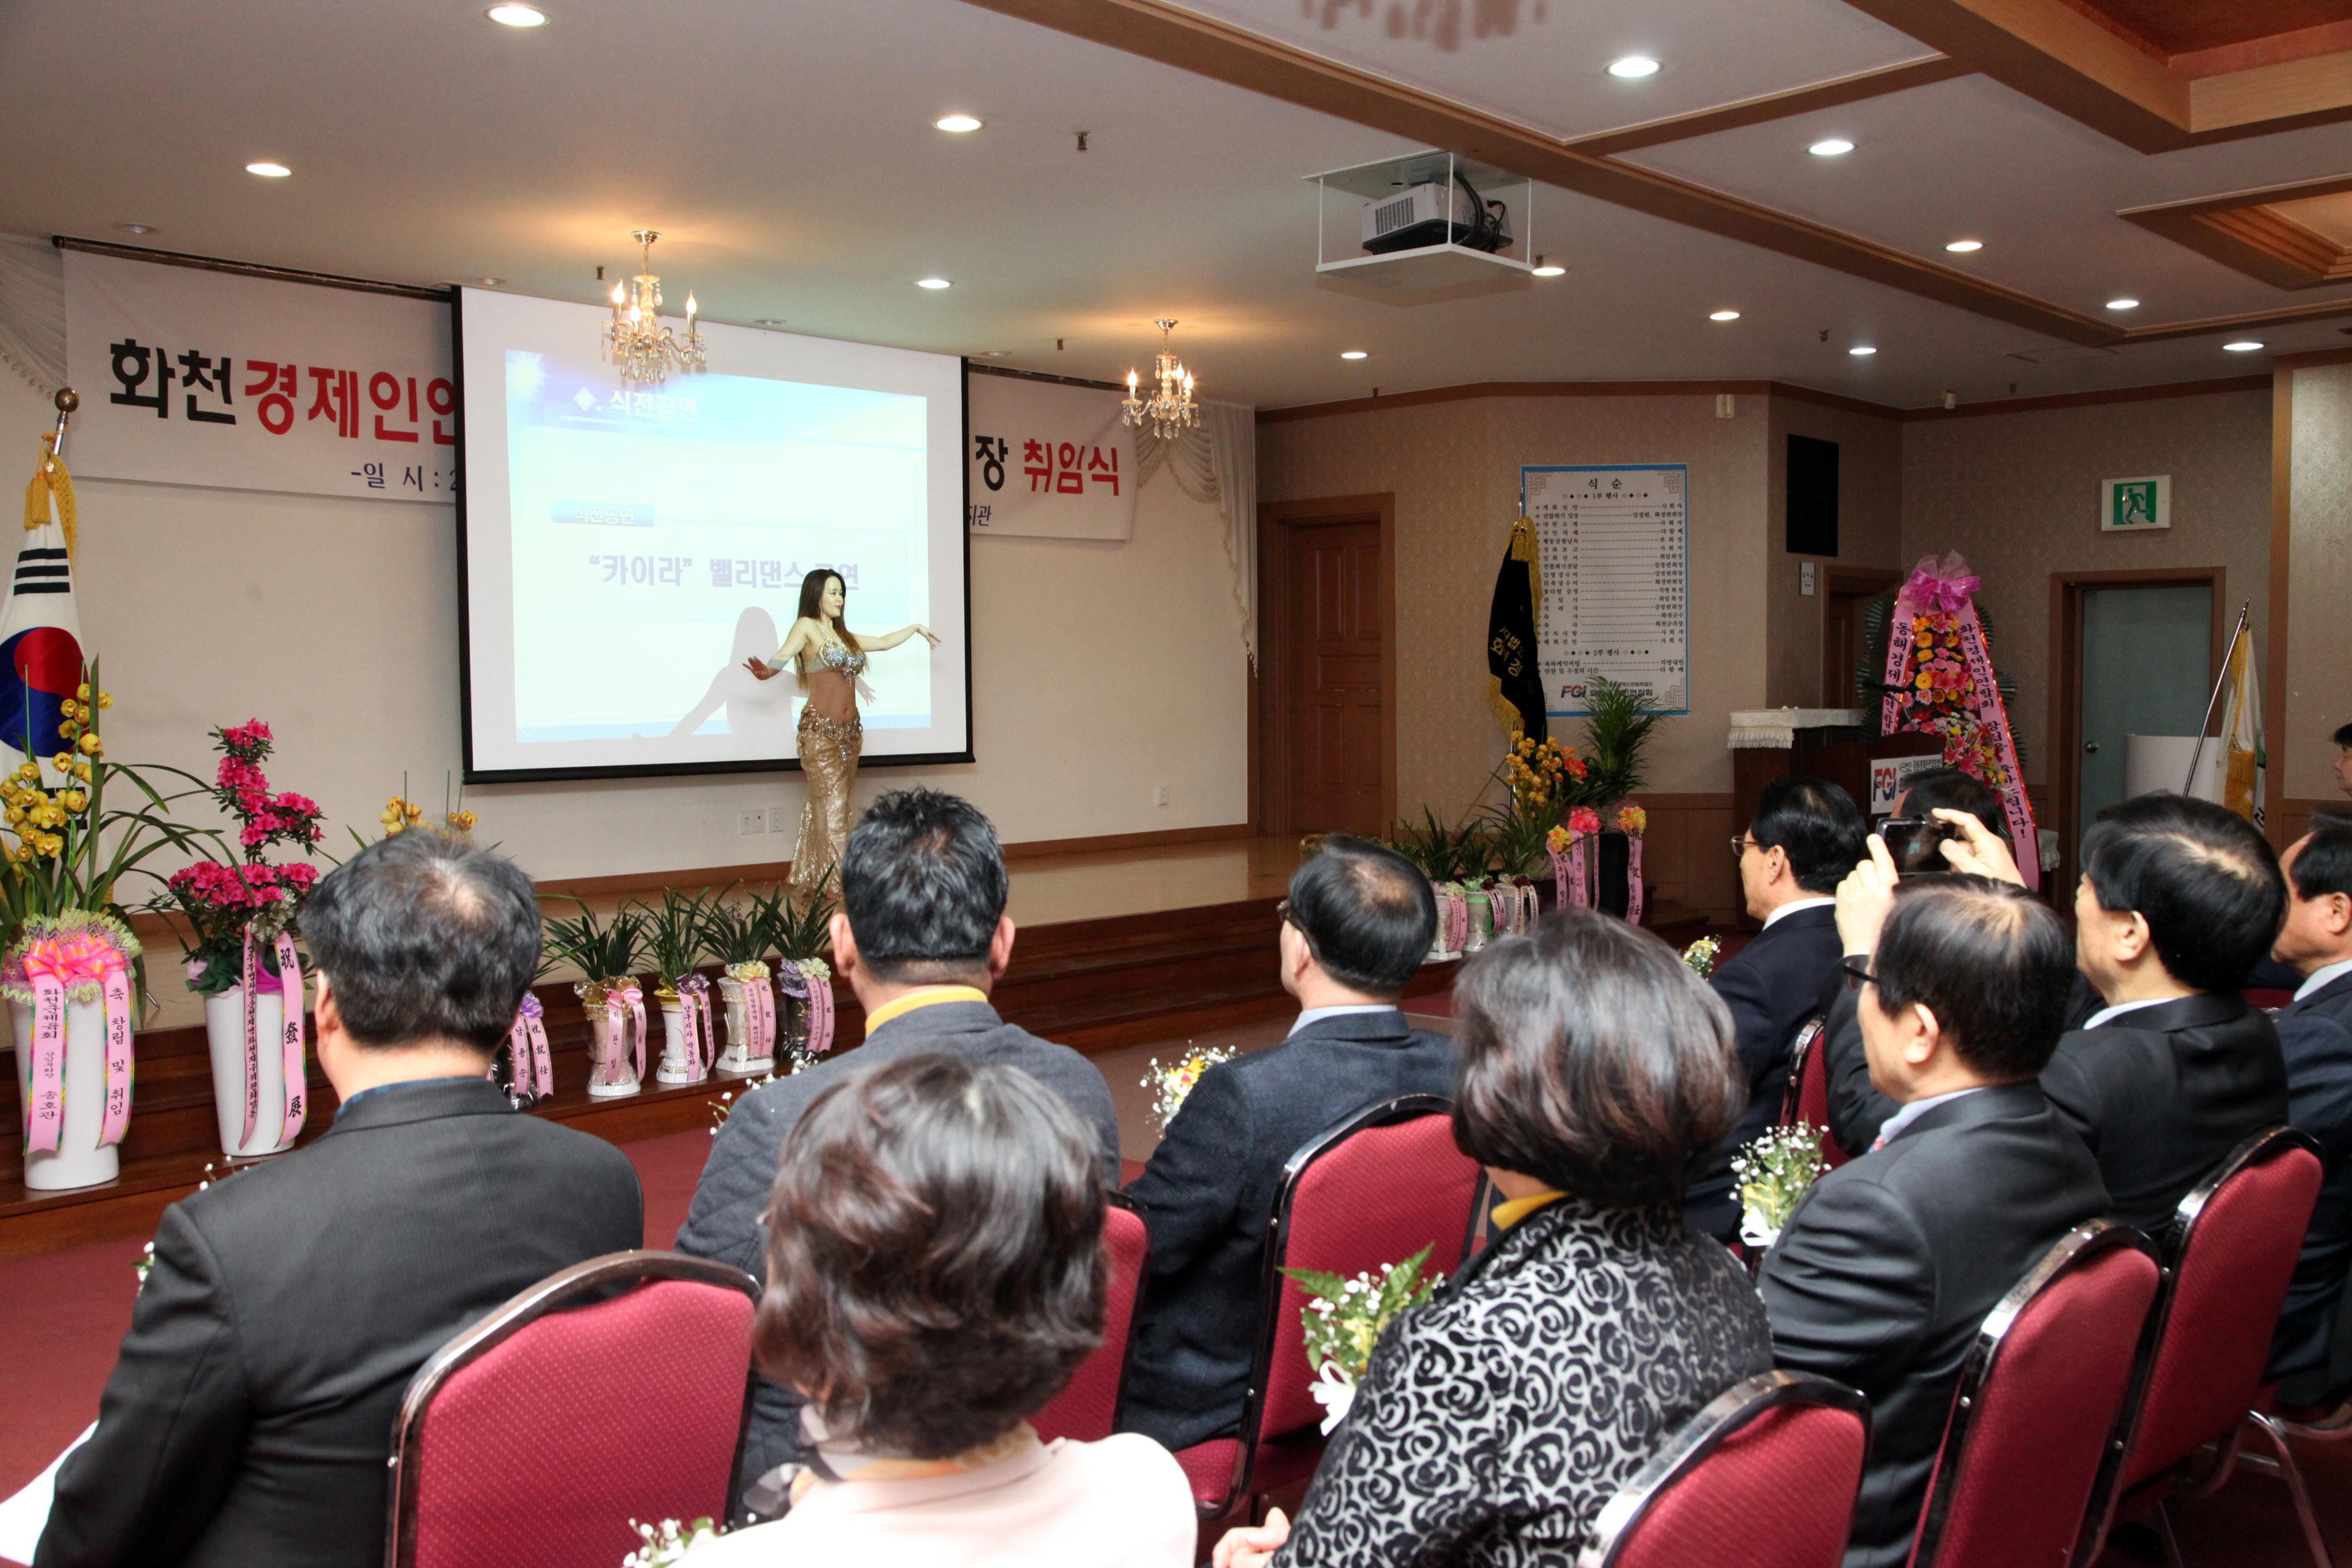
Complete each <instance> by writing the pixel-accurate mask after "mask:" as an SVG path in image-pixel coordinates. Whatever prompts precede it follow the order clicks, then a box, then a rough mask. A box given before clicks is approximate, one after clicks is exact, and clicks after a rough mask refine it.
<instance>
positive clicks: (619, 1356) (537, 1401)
mask: <svg viewBox="0 0 2352 1568" xmlns="http://www.w3.org/2000/svg"><path fill="white" fill-rule="evenodd" d="M759 1295H760V1286H759V1282H758V1281H757V1280H755V1279H752V1278H751V1276H750V1275H749V1274H746V1273H744V1272H742V1271H741V1270H740V1269H737V1268H728V1267H727V1266H725V1265H724V1264H719V1263H712V1262H709V1261H707V1260H705V1259H703V1258H682V1257H679V1256H678V1255H677V1254H675V1253H669V1252H614V1253H610V1254H607V1255H606V1256H604V1257H603V1258H590V1259H589V1260H588V1261H587V1262H585V1263H579V1264H574V1265H573V1266H572V1268H566V1269H564V1270H562V1272H560V1273H557V1274H554V1275H551V1276H550V1277H549V1278H547V1279H543V1280H541V1282H540V1283H538V1284H537V1285H534V1286H532V1287H531V1288H530V1289H528V1290H526V1291H524V1292H523V1293H522V1294H521V1295H520V1296H517V1297H515V1298H514V1300H510V1301H509V1302H507V1303H506V1305H504V1306H502V1307H500V1308H499V1309H498V1310H496V1311H494V1312H492V1313H491V1314H490V1315H489V1316H488V1317H487V1318H485V1319H483V1320H482V1321H480V1322H478V1323H477V1324H475V1325H474V1326H473V1327H472V1328H470V1329H467V1331H465V1332H464V1333H461V1334H459V1335H458V1336H457V1338H456V1339H453V1340H451V1341H450V1342H448V1343H447V1344H446V1345H444V1346H442V1347H441V1349H440V1350H439V1351H437V1352H435V1354H434V1356H433V1359H432V1360H430V1361H428V1362H426V1363H425V1364H424V1365H423V1366H422V1367H420V1368H418V1369H417V1373H416V1375H415V1378H413V1379H411V1380H410V1382H409V1384H408V1394H407V1396H406V1397H405V1398H404V1399H403V1400H402V1402H401V1406H400V1414H399V1415H398V1416H397V1417H395V1418H394V1424H393V1446H392V1468H393V1475H392V1487H391V1506H390V1509H389V1510H388V1515H387V1520H386V1524H385V1531H384V1563H385V1564H386V1568H479V1565H480V1564H482V1563H498V1564H499V1568H576V1565H577V1564H580V1563H619V1562H620V1560H621V1558H622V1556H623V1555H624V1554H625V1553H626V1552H630V1551H633V1550H635V1548H636V1547H637V1546H638V1545H640V1544H641V1542H639V1540H638V1539H637V1536H636V1534H635V1531H632V1530H631V1529H630V1528H629V1521H630V1520H632V1519H639V1520H646V1521H655V1520H662V1519H679V1520H693V1519H698V1518H700V1517H701V1516H703V1515H705V1514H709V1515H711V1516H713V1517H715V1518H723V1517H725V1515H726V1511H727V1487H728V1480H729V1477H730V1473H731V1471H732V1470H733V1468H734V1464H735V1448H736V1444H737V1442H738V1440H739V1436H740V1432H741V1428H742V1421H743V1403H744V1398H745V1391H746V1389H747V1388H748V1387H749V1386H750V1381H749V1380H750V1373H751V1312H752V1308H753V1306H754V1305H755V1303H756V1302H757V1301H758V1300H759Z"/></svg>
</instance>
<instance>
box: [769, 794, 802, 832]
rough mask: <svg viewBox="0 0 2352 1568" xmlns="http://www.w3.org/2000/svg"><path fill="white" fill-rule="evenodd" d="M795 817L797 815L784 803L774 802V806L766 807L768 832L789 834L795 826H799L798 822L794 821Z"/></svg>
mask: <svg viewBox="0 0 2352 1568" xmlns="http://www.w3.org/2000/svg"><path fill="white" fill-rule="evenodd" d="M797 815H798V814H797V813H795V812H794V811H793V808H792V807H791V806H790V805H787V804H786V803H785V802H783V801H781V800H780V801H778V802H776V804H775V805H772V806H770V807H768V831H769V832H771V833H790V832H791V831H792V830H793V828H794V827H795V826H799V824H798V822H797V821H796V820H795V819H796V817H797Z"/></svg>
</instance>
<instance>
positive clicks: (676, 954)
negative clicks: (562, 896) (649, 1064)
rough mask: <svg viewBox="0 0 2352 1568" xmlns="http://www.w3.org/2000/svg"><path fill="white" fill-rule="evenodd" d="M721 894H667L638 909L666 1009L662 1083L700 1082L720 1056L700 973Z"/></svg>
mask: <svg viewBox="0 0 2352 1568" xmlns="http://www.w3.org/2000/svg"><path fill="white" fill-rule="evenodd" d="M718 901H719V895H718V894H717V893H715V892H710V893H694V894H687V893H681V892H679V891H678V890H677V889H675V888H664V889H662V896H661V902H660V903H658V904H645V903H640V904H638V905H636V906H635V907H636V910H637V912H638V913H640V914H641V915H643V916H644V918H645V928H646V942H647V945H648V947H649V948H650V949H651V951H652V954H653V960H654V968H655V970H656V976H655V981H654V1000H655V1001H656V1003H657V1004H658V1005H660V1007H661V1017H662V1054H661V1065H660V1066H659V1067H657V1068H655V1069H654V1078H655V1079H656V1081H658V1082H661V1083H700V1082H701V1081H702V1080H703V1079H706V1078H709V1076H710V1061H711V1058H713V1057H715V1056H717V1055H718V1054H719V1053H718V1050H717V1047H715V1046H714V1044H713V1043H712V1039H711V1027H710V982H709V981H708V980H706V979H704V978H703V976H702V975H701V973H699V966H700V964H701V963H702V956H703V952H704V949H705V947H706V946H707V944H708V942H709V925H710V907H711V906H712V905H713V904H715V903H717V902H718Z"/></svg>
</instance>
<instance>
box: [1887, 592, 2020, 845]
mask: <svg viewBox="0 0 2352 1568" xmlns="http://www.w3.org/2000/svg"><path fill="white" fill-rule="evenodd" d="M1979 585H1980V580H1979V578H1977V577H1976V576H1975V575H1974V574H1971V573H1969V569H1968V562H1967V561H1966V560H1964V559H1963V558H1962V557H1961V555H1960V552H1958V551H1957V550H1955V551H1953V552H1950V553H1949V554H1948V555H1946V556H1944V558H1943V559H1942V560H1940V561H1938V560H1937V558H1936V557H1935V556H1933V555H1923V556H1921V557H1920V558H1919V563H1918V565H1917V566H1916V567H1915V568H1914V569H1913V571H1912V574H1911V577H1910V580H1909V581H1908V582H1906V583H1905V584H1903V589H1902V592H1900V593H1899V594H1897V595H1895V614H1893V615H1892V616H1888V617H1887V621H1888V625H1887V631H1886V671H1885V678H1884V679H1885V683H1886V686H1887V692H1886V695H1885V698H1884V699H1882V700H1881V703H1880V708H1879V729H1880V731H1882V732H1883V733H1885V734H1889V735H1895V734H1902V733H1905V732H1906V731H1908V732H1918V733H1927V734H1938V735H1941V736H1942V737H1943V741H1944V761H1945V762H1946V763H1948V764H1950V765H1951V766H1953V767H1956V768H1958V769H1960V770H1961V771H1962V772H1964V773H1969V775H1970V776H1972V777H1974V778H1977V779H1979V780H1981V781H1982V782H1984V783H1985V784H1988V785H1990V786H1991V788H1992V789H1993V791H1994V793H1996V794H1997V795H2000V806H2001V819H2002V821H2003V822H2004V823H2005V824H2007V826H2008V827H2009V837H2010V843H2011V848H2012V850H2013V852H2014V854H2015V856H2016V858H2017V869H2018V872H2019V874H2020V875H2021V876H2022V877H2023V878H2024V879H2025V885H2026V886H2027V887H2029V888H2039V887H2040V886H2041V885H2042V854H2041V844H2040V841H2039V837H2038V836H2037V835H2036V834H2035V832H2034V827H2033V806H2032V802H2031V801H2029V800H2028V799H2027V798H2026V795H2025V781H2024V779H2023V777H2022V776H2021V773H2019V771H2018V765H2017V742H2016V739H2015V737H2014V736H2013V735H2012V734H2011V731H2010V727H2009V710H2008V709H2007V707H2006V706H2005V705H2004V704H2003V703H2002V701H2001V699H2000V680H1999V678H1998V677H1997V676H1996V675H1995V674H1994V673H1993V668H1992V652H1991V650H1990V648H1989V647H1986V645H1985V634H1984V623H1983V621H1982V620H1981V619H1980V618H1979V616H1978V615H1977V606H1976V592H1977V589H1978V587H1979ZM1920 616H1925V617H1927V618H1929V619H1930V620H1931V621H1934V620H1941V621H1944V622H1945V624H1944V625H1940V626H1935V627H1933V630H1936V631H1941V632H1944V633H1946V634H1948V636H1949V637H1951V638H1952V639H1953V640H1955V641H1956V642H1957V643H1958V650H1957V651H1958V654H1959V656H1960V657H1959V662H1960V664H1961V665H1962V666H1963V667H1964V668H1966V670H1967V671H1968V687H1967V689H1965V690H1964V691H1962V692H1961V693H1960V694H1959V702H1960V710H1961V712H1962V713H1963V714H1964V715H1965V717H1966V719H1967V720H1968V721H1969V723H1971V724H1972V725H1973V726H1974V728H1975V730H1976V731H1977V733H1976V734H1975V735H1973V736H1971V735H1969V733H1967V732H1966V726H1962V727H1960V728H1959V729H1958V730H1956V729H1955V728H1953V727H1952V725H1951V721H1950V720H1949V719H1948V718H1944V719H1941V720H1938V721H1934V722H1929V721H1926V720H1925V719H1924V718H1923V716H1922V715H1920V714H1918V713H1914V712H1912V711H1910V709H1912V707H1913V706H1914V705H1915V704H1916V703H1917V702H1918V698H1917V697H1916V692H1917V689H1918V688H1917V684H1916V683H1917V681H1918V680H1919V679H1922V677H1921V672H1920V669H1919V659H1918V648H1917V646H1916V632H1915V630H1914V628H1913V626H1912V624H1911V623H1912V621H1913V619H1914V618H1916V617H1920ZM1936 674H1937V672H1934V671H1930V672H1928V678H1929V679H1934V678H1935V677H1936ZM1943 689H1946V690H1949V689H1951V688H1950V687H1949V686H1948V685H1946V686H1944V687H1943Z"/></svg>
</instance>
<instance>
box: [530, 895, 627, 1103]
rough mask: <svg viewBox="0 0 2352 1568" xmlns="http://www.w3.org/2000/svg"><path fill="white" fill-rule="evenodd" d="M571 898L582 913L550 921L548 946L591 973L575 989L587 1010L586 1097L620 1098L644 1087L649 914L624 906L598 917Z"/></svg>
mask: <svg viewBox="0 0 2352 1568" xmlns="http://www.w3.org/2000/svg"><path fill="white" fill-rule="evenodd" d="M572 902H573V903H575V904H578V905H579V906H580V913H579V914H578V915H577V916H576V917H574V918H572V919H571V920H560V921H558V920H551V921H548V922H547V950H548V952H551V953H552V954H553V955H554V956H555V957H557V958H560V959H562V960H563V961H564V962H566V963H571V964H573V965H575V966H576V967H577V968H578V969H579V971H580V973H582V974H583V975H585V976H587V978H586V979H583V980H579V981H575V982H574V983H573V984H572V990H573V991H574V992H576V993H578V994H579V997H580V1005H581V1007H582V1008H583V1010H584V1011H585V1012H586V1013H587V1015H588V1058H589V1059H588V1098H589V1099H591V1100H618V1099H620V1098H622V1097H624V1096H625V1095H632V1094H635V1093H636V1092H637V1090H638V1089H642V1088H643V1087H645V1076H646V994H645V988H644V987H643V986H641V985H639V984H637V975H636V970H637V961H638V959H639V958H640V957H641V956H642V955H643V953H644V952H645V946H646V918H645V916H644V915H642V914H639V913H637V912H636V911H635V910H616V911H615V912H614V915H613V916H612V918H611V919H610V920H609V921H600V920H598V919H597V918H596V911H595V910H592V909H590V908H589V907H588V904H587V901H586V900H583V899H577V898H575V899H573V900H572Z"/></svg>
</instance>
